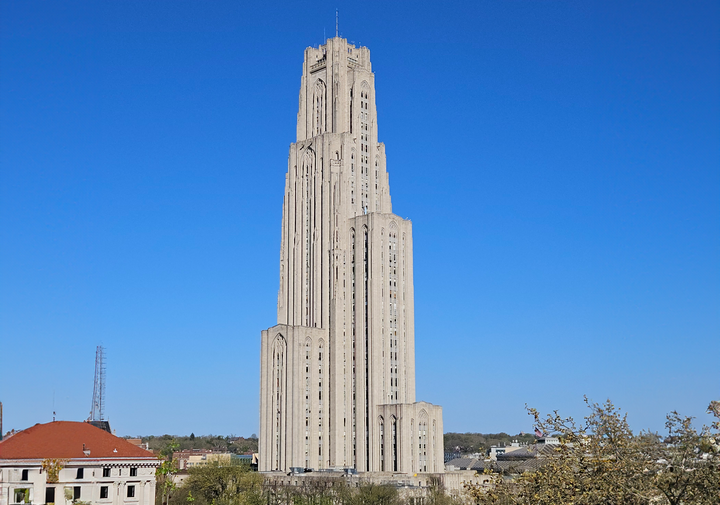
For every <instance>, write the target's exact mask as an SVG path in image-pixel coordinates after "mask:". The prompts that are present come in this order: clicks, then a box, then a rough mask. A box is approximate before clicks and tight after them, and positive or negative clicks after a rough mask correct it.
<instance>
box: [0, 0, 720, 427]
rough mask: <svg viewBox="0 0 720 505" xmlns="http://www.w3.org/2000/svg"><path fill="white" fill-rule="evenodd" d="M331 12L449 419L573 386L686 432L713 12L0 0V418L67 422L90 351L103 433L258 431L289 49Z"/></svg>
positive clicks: (703, 402) (505, 412)
mask: <svg viewBox="0 0 720 505" xmlns="http://www.w3.org/2000/svg"><path fill="white" fill-rule="evenodd" d="M358 5H361V6H362V8H359V7H358ZM336 7H338V8H339V9H340V32H341V35H342V36H344V37H346V38H347V39H348V40H351V41H354V42H355V43H356V44H361V45H365V46H368V47H369V48H370V50H371V55H372V61H373V68H374V70H375V73H376V82H377V106H378V112H379V135H380V140H381V141H383V142H385V144H386V146H387V160H388V169H389V172H390V184H391V191H392V197H393V209H394V211H395V212H396V213H397V214H399V215H401V216H403V217H409V218H411V219H412V221H413V229H414V242H415V289H416V292H415V300H416V317H417V319H416V332H417V334H416V347H417V393H418V398H419V399H423V400H427V401H430V402H433V403H438V404H441V405H442V406H443V407H444V419H445V429H446V431H476V432H477V431H479V432H496V431H503V430H504V431H507V432H512V433H517V432H519V431H521V430H524V431H531V430H532V425H531V419H530V418H529V417H528V416H527V415H526V414H525V412H524V405H525V404H526V403H527V404H528V405H530V406H533V407H536V408H538V409H540V410H542V411H546V412H547V411H549V410H553V409H559V410H560V411H561V413H563V414H567V415H575V416H582V415H584V413H585V411H584V407H583V403H582V398H583V395H588V396H589V397H590V398H591V399H593V400H596V401H603V400H604V399H606V398H611V399H612V400H614V401H615V402H616V404H617V405H619V406H620V407H621V408H623V409H624V410H626V411H628V412H629V414H630V415H629V419H630V422H631V424H632V426H633V427H634V428H636V429H640V428H650V429H653V430H660V429H662V427H663V422H664V416H665V414H666V413H667V412H669V411H671V410H674V409H677V410H678V411H680V412H681V413H684V414H688V415H694V416H698V418H699V420H700V422H707V420H708V417H707V416H706V415H705V414H704V411H705V408H706V406H707V404H708V403H709V401H710V400H712V399H720V3H718V2H717V1H707V2H680V1H678V2H658V1H648V2H625V1H615V2H610V1H594V2H593V1H582V2H578V1H567V2H536V1H528V2H521V1H496V2H487V1H480V2H447V1H446V2H433V3H423V2H405V3H401V2H365V3H362V4H357V3H356V2H352V3H347V4H346V2H344V1H336V2H325V1H319V2H297V3H284V2H266V3H264V4H263V5H261V2H235V1H232V2H230V1H228V2H197V1H186V2H182V1H166V2H161V1H122V2H97V1H87V2H72V1H63V2H32V1H17V2H11V1H3V2H2V4H0V106H1V108H0V113H1V116H0V401H2V402H3V403H4V406H5V425H4V427H5V429H10V428H16V429H19V428H25V427H27V426H30V425H32V424H35V423H37V422H46V421H49V420H51V418H52V410H53V402H54V408H55V410H56V411H57V415H58V418H59V419H69V420H82V419H84V418H86V417H87V415H88V412H89V410H90V401H91V396H92V386H93V384H92V381H93V365H94V356H95V354H94V353H95V346H96V345H98V344H103V345H104V346H106V348H107V354H108V365H107V409H106V410H107V413H108V415H109V418H110V421H111V424H112V425H113V427H114V428H115V429H116V430H117V432H118V434H122V435H125V434H163V433H171V434H189V433H190V432H194V433H195V434H207V433H213V434H230V433H233V434H237V435H245V436H247V435H250V434H251V433H254V432H257V426H258V393H259V391H258V390H259V380H258V375H259V343H260V331H261V330H262V329H264V328H267V327H269V326H272V325H273V324H274V323H275V321H276V311H275V304H276V296H277V287H278V260H279V258H278V256H279V247H280V245H279V244H280V218H281V210H282V209H281V206H282V196H283V185H284V176H285V172H286V170H287V154H288V146H289V144H290V143H291V142H292V141H293V140H294V135H295V121H296V114H297V99H298V90H299V84H300V75H301V71H302V58H303V51H304V49H305V47H307V46H310V45H318V44H320V43H322V42H323V34H325V35H327V36H330V35H331V34H333V32H334V22H335V8H336ZM53 398H54V399H53Z"/></svg>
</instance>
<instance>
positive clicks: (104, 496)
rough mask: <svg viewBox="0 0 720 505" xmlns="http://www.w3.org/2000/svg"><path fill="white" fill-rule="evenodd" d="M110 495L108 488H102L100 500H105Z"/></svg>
mask: <svg viewBox="0 0 720 505" xmlns="http://www.w3.org/2000/svg"><path fill="white" fill-rule="evenodd" d="M108 495H109V493H108V486H100V499H105V498H107V497H108Z"/></svg>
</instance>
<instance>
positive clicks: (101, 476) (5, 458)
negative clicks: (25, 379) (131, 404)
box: [0, 421, 160, 505]
mask: <svg viewBox="0 0 720 505" xmlns="http://www.w3.org/2000/svg"><path fill="white" fill-rule="evenodd" d="M159 465H160V461H159V460H158V459H157V458H156V457H155V456H154V455H153V454H152V453H151V452H149V451H146V450H145V449H142V448H140V447H136V446H135V445H133V444H131V443H130V442H128V441H127V440H125V439H123V438H120V437H116V436H114V435H112V434H110V433H108V432H107V431H105V430H103V429H101V428H97V427H95V426H93V425H91V424H89V423H79V422H71V421H56V422H52V423H46V424H36V425H35V426H33V427H31V428H28V429H26V430H24V431H21V432H18V433H16V434H14V435H13V436H12V437H10V438H7V439H5V440H3V441H2V442H0V505H14V504H49V503H53V504H55V505H69V504H70V503H73V502H75V501H83V502H90V503H93V504H99V505H105V504H107V505H121V504H124V505H153V504H154V503H155V469H156V468H157V467H158V466H159Z"/></svg>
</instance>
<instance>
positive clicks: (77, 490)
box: [73, 486, 80, 500]
mask: <svg viewBox="0 0 720 505" xmlns="http://www.w3.org/2000/svg"><path fill="white" fill-rule="evenodd" d="M79 499H80V486H75V487H74V488H73V500H79Z"/></svg>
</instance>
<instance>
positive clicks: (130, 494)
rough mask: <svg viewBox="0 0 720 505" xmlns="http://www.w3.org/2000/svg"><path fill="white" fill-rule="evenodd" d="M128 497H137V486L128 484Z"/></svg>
mask: <svg viewBox="0 0 720 505" xmlns="http://www.w3.org/2000/svg"><path fill="white" fill-rule="evenodd" d="M127 497H128V498H135V486H128V487H127Z"/></svg>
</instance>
